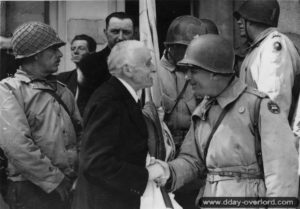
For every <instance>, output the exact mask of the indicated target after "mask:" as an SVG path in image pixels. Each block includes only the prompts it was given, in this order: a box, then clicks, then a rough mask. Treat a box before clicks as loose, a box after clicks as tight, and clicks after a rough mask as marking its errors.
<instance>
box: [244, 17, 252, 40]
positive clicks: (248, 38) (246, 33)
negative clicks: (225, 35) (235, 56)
mask: <svg viewBox="0 0 300 209" xmlns="http://www.w3.org/2000/svg"><path fill="white" fill-rule="evenodd" d="M244 20H245V21H244V22H245V35H246V39H247V42H249V43H251V42H252V40H251V38H250V36H249V32H248V26H247V22H249V21H248V20H246V19H244Z"/></svg>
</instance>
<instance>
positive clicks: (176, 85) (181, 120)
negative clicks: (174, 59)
mask: <svg viewBox="0 0 300 209" xmlns="http://www.w3.org/2000/svg"><path fill="white" fill-rule="evenodd" d="M160 63H161V64H160V67H159V68H158V73H159V78H160V85H161V88H162V104H163V108H164V110H165V114H166V117H165V122H166V124H167V126H168V127H169V129H170V131H171V133H172V134H173V135H176V133H175V132H176V130H185V131H187V130H188V129H189V126H190V118H191V115H192V113H193V111H194V109H195V108H196V99H195V97H194V95H193V92H192V87H191V86H190V85H188V86H187V88H186V90H185V92H184V94H183V95H182V98H181V99H180V100H179V102H178V104H177V106H176V108H175V109H174V111H173V112H172V113H171V114H170V115H169V116H167V115H168V113H170V112H171V109H172V107H173V106H174V105H175V101H176V98H177V97H178V95H179V93H180V92H181V90H182V89H183V87H184V84H185V82H186V80H185V75H184V73H183V72H179V71H175V66H174V65H172V64H171V63H169V62H168V60H167V59H166V58H165V57H164V56H163V57H162V59H161V62H160ZM181 138H182V139H181V141H182V140H183V137H181ZM175 140H176V139H175ZM175 143H176V142H175Z"/></svg>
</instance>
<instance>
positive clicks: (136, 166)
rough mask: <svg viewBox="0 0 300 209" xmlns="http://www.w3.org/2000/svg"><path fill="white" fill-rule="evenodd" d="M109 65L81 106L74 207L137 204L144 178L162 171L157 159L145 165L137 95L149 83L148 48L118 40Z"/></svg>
mask: <svg viewBox="0 0 300 209" xmlns="http://www.w3.org/2000/svg"><path fill="white" fill-rule="evenodd" d="M108 68H109V71H110V73H111V74H112V77H111V78H110V79H109V80H108V81H107V82H105V83H104V84H103V85H101V86H100V87H99V88H98V89H97V90H96V91H95V92H94V94H93V96H92V97H91V99H90V101H89V102H88V105H87V107H86V114H85V118H84V136H83V140H82V141H83V144H82V150H81V151H82V152H81V157H80V172H79V173H80V174H79V179H78V184H77V187H76V191H75V198H74V208H75V209H96V208H97V209H98V208H101V209H118V208H120V209H127V208H128V209H135V208H136V209H139V207H140V197H141V195H142V194H143V193H144V190H145V188H146V185H147V182H148V181H149V180H153V179H155V178H156V177H157V176H159V175H162V173H163V170H162V168H161V167H160V166H158V165H157V164H156V165H155V166H153V165H152V166H149V167H145V163H146V155H147V152H148V147H147V138H148V133H147V129H146V124H145V121H144V118H143V114H142V112H141V109H140V105H139V100H138V96H137V91H138V90H141V89H143V88H146V87H150V86H152V78H151V73H152V72H153V71H154V67H153V65H152V62H151V55H150V51H149V50H148V49H147V48H145V47H144V45H143V44H142V42H139V41H135V40H130V41H123V42H120V43H118V44H116V46H114V48H113V49H112V51H111V54H110V56H109V57H108Z"/></svg>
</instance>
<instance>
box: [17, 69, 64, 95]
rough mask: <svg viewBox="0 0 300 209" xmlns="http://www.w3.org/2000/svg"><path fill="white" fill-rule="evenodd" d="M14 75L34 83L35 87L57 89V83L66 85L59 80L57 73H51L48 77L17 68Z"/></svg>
mask: <svg viewBox="0 0 300 209" xmlns="http://www.w3.org/2000/svg"><path fill="white" fill-rule="evenodd" d="M14 77H16V78H17V79H18V80H20V81H22V82H24V83H34V86H33V88H40V89H44V88H45V89H52V90H56V89H57V83H60V84H61V85H63V86H65V85H64V84H62V83H61V82H59V81H57V78H56V76H55V75H49V76H47V77H39V76H35V75H31V74H28V73H27V72H25V71H24V70H22V68H21V67H20V69H18V70H17V72H16V73H15V75H14ZM39 83H43V84H45V85H40V84H39Z"/></svg>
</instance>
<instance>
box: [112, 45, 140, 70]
mask: <svg viewBox="0 0 300 209" xmlns="http://www.w3.org/2000/svg"><path fill="white" fill-rule="evenodd" d="M140 48H145V45H144V44H143V42H140V41H136V40H126V41H121V42H119V43H117V44H116V45H115V46H114V47H113V48H112V50H111V52H110V55H109V56H108V60H107V64H108V69H109V72H110V73H111V74H112V75H117V74H119V73H120V72H121V69H122V67H123V66H124V65H126V64H127V65H133V64H134V63H135V61H134V60H135V55H136V53H135V52H136V50H137V49H140Z"/></svg>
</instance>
